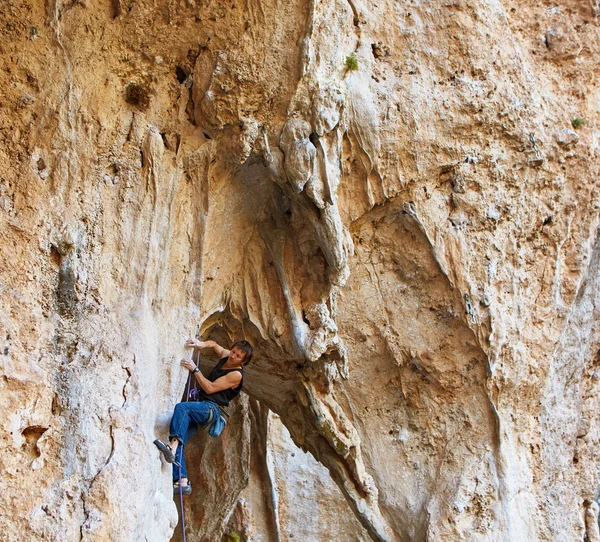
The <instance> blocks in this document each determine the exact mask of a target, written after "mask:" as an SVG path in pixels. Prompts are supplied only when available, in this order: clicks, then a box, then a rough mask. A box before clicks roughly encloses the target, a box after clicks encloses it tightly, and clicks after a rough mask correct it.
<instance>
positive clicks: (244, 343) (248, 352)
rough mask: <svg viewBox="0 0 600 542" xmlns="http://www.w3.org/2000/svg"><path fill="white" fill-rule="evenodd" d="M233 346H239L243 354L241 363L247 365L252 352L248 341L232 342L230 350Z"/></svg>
mask: <svg viewBox="0 0 600 542" xmlns="http://www.w3.org/2000/svg"><path fill="white" fill-rule="evenodd" d="M234 348H239V349H240V350H241V351H242V352H244V354H245V355H244V361H243V364H244V365H248V363H250V361H251V360H252V354H253V352H254V349H253V348H252V345H251V344H250V343H249V342H248V341H237V342H235V343H233V345H232V347H231V348H230V350H233V349H234Z"/></svg>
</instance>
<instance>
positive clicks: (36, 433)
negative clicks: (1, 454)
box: [21, 425, 48, 458]
mask: <svg viewBox="0 0 600 542" xmlns="http://www.w3.org/2000/svg"><path fill="white" fill-rule="evenodd" d="M46 431H48V428H47V427H43V426H41V425H31V426H29V427H26V428H25V429H23V431H21V435H22V436H23V437H24V439H25V441H24V442H23V446H22V448H23V449H24V450H25V452H26V453H27V454H28V455H30V456H32V457H36V458H37V457H39V456H40V455H41V454H40V450H39V448H38V445H37V443H38V440H40V438H41V436H42V435H43V434H44V433H45V432H46Z"/></svg>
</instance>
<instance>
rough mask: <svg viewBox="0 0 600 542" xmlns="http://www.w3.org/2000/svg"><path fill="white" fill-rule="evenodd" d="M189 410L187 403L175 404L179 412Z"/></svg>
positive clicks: (176, 410)
mask: <svg viewBox="0 0 600 542" xmlns="http://www.w3.org/2000/svg"><path fill="white" fill-rule="evenodd" d="M187 411H188V408H187V403H177V404H176V405H175V412H177V413H178V414H183V413H185V412H187Z"/></svg>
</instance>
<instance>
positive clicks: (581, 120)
mask: <svg viewBox="0 0 600 542" xmlns="http://www.w3.org/2000/svg"><path fill="white" fill-rule="evenodd" d="M585 123H586V120H585V119H584V118H583V117H575V118H574V119H571V124H572V126H573V128H579V127H580V126H583V125H584V124H585Z"/></svg>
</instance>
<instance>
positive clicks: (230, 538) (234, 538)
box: [221, 531, 242, 542]
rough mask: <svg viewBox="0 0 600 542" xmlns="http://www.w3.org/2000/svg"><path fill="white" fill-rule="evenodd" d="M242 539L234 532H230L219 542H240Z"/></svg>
mask: <svg viewBox="0 0 600 542" xmlns="http://www.w3.org/2000/svg"><path fill="white" fill-rule="evenodd" d="M241 541H242V539H241V538H240V535H239V533H236V532H235V531H231V532H230V533H228V534H224V535H223V538H222V539H221V542H241Z"/></svg>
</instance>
